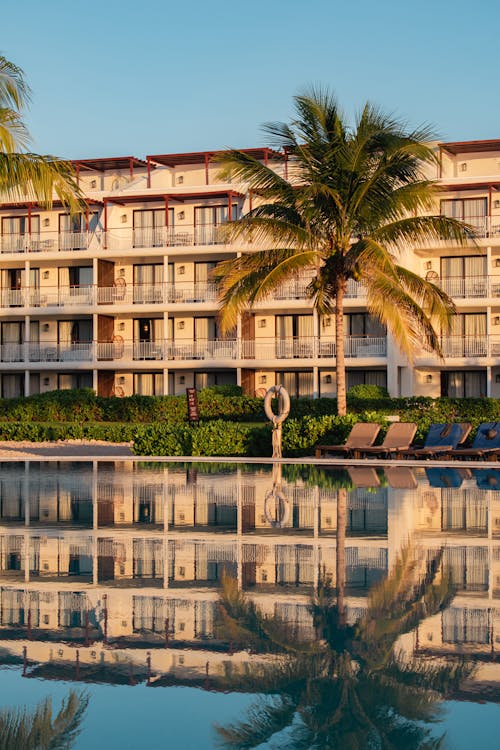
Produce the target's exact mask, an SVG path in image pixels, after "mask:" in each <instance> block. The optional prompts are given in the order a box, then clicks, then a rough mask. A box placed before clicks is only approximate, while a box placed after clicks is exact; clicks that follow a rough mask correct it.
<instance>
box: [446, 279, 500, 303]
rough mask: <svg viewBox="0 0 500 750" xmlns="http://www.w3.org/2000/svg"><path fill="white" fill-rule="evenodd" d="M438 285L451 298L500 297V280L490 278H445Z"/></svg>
mask: <svg viewBox="0 0 500 750" xmlns="http://www.w3.org/2000/svg"><path fill="white" fill-rule="evenodd" d="M436 284H437V285H438V286H440V287H441V289H442V290H443V291H444V292H446V294H448V295H449V296H450V297H455V298H461V299H477V298H486V297H499V296H500V278H499V277H494V278H490V277H488V276H471V277H469V278H463V277H461V276H448V277H443V278H442V279H440V280H439V281H436Z"/></svg>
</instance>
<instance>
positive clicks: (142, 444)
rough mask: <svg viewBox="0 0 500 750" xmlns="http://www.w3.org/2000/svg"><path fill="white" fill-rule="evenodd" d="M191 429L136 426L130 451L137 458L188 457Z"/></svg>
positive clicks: (190, 447)
mask: <svg viewBox="0 0 500 750" xmlns="http://www.w3.org/2000/svg"><path fill="white" fill-rule="evenodd" d="M192 434H193V428H191V427H187V426H186V427H185V426H179V425H169V424H154V425H139V426H138V425H136V426H135V430H134V434H133V440H134V443H133V445H132V451H133V453H135V454H136V455H138V456H190V455H191V450H192Z"/></svg>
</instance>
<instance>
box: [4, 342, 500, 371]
mask: <svg viewBox="0 0 500 750" xmlns="http://www.w3.org/2000/svg"><path fill="white" fill-rule="evenodd" d="M441 346H442V351H443V354H444V356H445V358H446V359H457V358H469V359H481V358H485V357H493V358H494V357H498V358H500V336H450V337H447V338H446V339H444V340H443V341H442V344H441ZM344 355H345V357H346V358H347V359H364V358H367V359H372V358H381V357H386V356H387V339H386V338H385V337H382V336H380V337H375V336H347V337H345V339H344ZM335 356H336V346H335V341H330V340H323V339H321V338H320V339H317V338H314V337H304V338H294V339H289V340H279V339H278V340H275V339H269V340H261V341H260V340H252V341H246V340H243V341H239V342H238V341H236V340H235V339H229V340H224V339H214V340H208V339H207V340H201V341H192V340H189V339H186V340H185V341H183V340H178V341H175V340H174V341H164V340H160V341H113V342H111V341H110V342H101V341H99V342H97V341H88V342H87V341H84V342H74V343H71V342H68V343H60V342H59V343H58V342H57V341H54V342H52V341H48V342H34V341H31V342H29V343H8V342H7V343H3V344H1V345H0V362H3V363H6V364H7V363H18V362H27V363H29V362H40V363H50V362H99V361H111V362H113V361H119V362H121V363H123V362H124V361H156V362H160V361H169V360H179V361H186V360H193V361H197V360H200V361H208V360H211V361H215V360H219V361H220V360H222V361H234V360H264V361H266V363H267V364H269V363H271V362H274V361H276V360H285V359H296V360H298V359H306V360H312V359H317V360H320V361H321V360H326V359H335ZM417 359H418V360H422V359H436V360H437V359H438V358H437V355H435V354H433V353H432V352H430V351H422V352H420V353H419V354H418V355H417Z"/></svg>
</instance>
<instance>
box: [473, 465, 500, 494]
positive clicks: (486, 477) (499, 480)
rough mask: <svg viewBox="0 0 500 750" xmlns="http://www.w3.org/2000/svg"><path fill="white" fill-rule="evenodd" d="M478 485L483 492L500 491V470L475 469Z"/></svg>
mask: <svg viewBox="0 0 500 750" xmlns="http://www.w3.org/2000/svg"><path fill="white" fill-rule="evenodd" d="M474 476H475V477H476V484H477V486H478V487H479V489H481V490H500V470H499V469H474Z"/></svg>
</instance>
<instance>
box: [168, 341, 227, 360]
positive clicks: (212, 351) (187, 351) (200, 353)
mask: <svg viewBox="0 0 500 750" xmlns="http://www.w3.org/2000/svg"><path fill="white" fill-rule="evenodd" d="M237 357H238V342H237V341H235V340H218V339H216V340H212V341H210V340H205V341H186V342H183V341H170V342H168V344H167V358H168V359H201V360H207V359H226V360H227V359H237Z"/></svg>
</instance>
